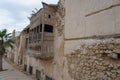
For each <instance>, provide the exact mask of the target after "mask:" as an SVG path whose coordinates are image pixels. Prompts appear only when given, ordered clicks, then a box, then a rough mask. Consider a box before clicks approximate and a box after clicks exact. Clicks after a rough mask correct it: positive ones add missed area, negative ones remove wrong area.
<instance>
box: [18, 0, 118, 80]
mask: <svg viewBox="0 0 120 80" xmlns="http://www.w3.org/2000/svg"><path fill="white" fill-rule="evenodd" d="M119 9H120V1H119V0H74V1H73V0H60V1H59V2H58V4H57V5H52V4H46V3H43V8H41V9H40V10H39V11H38V12H37V13H34V14H32V16H31V17H30V24H29V25H28V26H27V27H26V28H25V29H24V30H23V31H22V34H21V37H20V42H21V43H20V46H21V49H20V51H21V54H22V55H21V60H22V65H23V67H24V70H25V71H27V72H29V73H30V74H32V75H35V76H36V78H37V79H38V80H120V61H119V60H120V27H119V25H120V23H119V22H120V14H119V11H120V10H119ZM22 45H24V46H22ZM22 49H24V50H23V51H22ZM23 53H24V54H25V55H24V56H23Z"/></svg>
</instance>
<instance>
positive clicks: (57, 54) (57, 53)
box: [53, 0, 69, 80]
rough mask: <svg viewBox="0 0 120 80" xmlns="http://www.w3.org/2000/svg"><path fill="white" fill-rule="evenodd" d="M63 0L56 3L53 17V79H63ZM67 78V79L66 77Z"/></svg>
mask: <svg viewBox="0 0 120 80" xmlns="http://www.w3.org/2000/svg"><path fill="white" fill-rule="evenodd" d="M64 13H65V9H64V0H60V1H59V3H58V9H57V12H56V19H55V34H54V35H55V37H54V62H53V65H54V71H53V72H54V80H64V79H63V75H64V73H63V55H64V24H65V23H64V16H65V14H64ZM66 80H69V79H66Z"/></svg>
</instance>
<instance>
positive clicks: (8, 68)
mask: <svg viewBox="0 0 120 80" xmlns="http://www.w3.org/2000/svg"><path fill="white" fill-rule="evenodd" d="M3 68H4V70H5V71H2V72H0V80H33V79H32V77H30V76H27V75H26V74H24V73H22V72H20V71H19V70H17V69H15V68H14V67H13V66H12V65H11V64H9V63H8V62H6V61H5V60H4V61H3Z"/></svg>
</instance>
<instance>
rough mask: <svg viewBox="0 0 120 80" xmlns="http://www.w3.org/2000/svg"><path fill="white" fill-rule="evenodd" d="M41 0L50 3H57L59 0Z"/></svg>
mask: <svg viewBox="0 0 120 80" xmlns="http://www.w3.org/2000/svg"><path fill="white" fill-rule="evenodd" d="M41 1H42V2H46V3H49V4H56V3H57V2H58V1H59V0H41Z"/></svg>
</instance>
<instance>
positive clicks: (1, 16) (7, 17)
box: [0, 9, 14, 25]
mask: <svg viewBox="0 0 120 80" xmlns="http://www.w3.org/2000/svg"><path fill="white" fill-rule="evenodd" d="M11 16H12V15H11V13H10V12H9V11H8V10H5V9H0V25H4V24H8V23H12V22H14V19H13V18H12V17H11Z"/></svg>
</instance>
